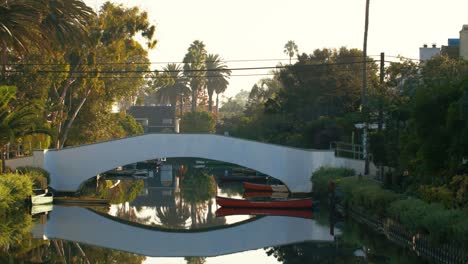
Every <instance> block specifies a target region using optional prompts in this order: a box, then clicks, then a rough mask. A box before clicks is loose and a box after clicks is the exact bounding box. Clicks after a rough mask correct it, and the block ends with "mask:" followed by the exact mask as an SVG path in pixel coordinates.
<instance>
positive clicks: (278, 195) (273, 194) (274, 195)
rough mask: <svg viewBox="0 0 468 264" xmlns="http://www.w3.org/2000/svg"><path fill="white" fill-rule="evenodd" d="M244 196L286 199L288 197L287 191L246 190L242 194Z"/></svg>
mask: <svg viewBox="0 0 468 264" xmlns="http://www.w3.org/2000/svg"><path fill="white" fill-rule="evenodd" d="M242 196H243V197H244V198H258V197H266V198H274V199H286V198H288V197H289V193H287V192H262V191H246V192H244V194H243V195H242Z"/></svg>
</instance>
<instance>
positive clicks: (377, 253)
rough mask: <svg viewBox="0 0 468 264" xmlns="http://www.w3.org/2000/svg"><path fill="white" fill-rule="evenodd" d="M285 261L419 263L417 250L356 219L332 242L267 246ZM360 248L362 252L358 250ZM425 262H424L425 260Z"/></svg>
mask: <svg viewBox="0 0 468 264" xmlns="http://www.w3.org/2000/svg"><path fill="white" fill-rule="evenodd" d="M265 251H266V254H267V255H268V256H274V257H275V258H276V259H277V260H278V261H280V262H282V263H283V264H302V263H361V262H362V261H364V262H365V263H420V262H422V261H421V260H419V259H418V258H417V257H416V256H415V255H414V254H411V253H409V252H408V250H405V249H403V248H400V247H398V246H397V245H394V244H392V242H390V241H388V240H387V238H386V237H384V236H383V235H378V234H376V233H374V232H373V231H370V230H368V229H367V228H365V227H364V226H362V225H360V224H357V223H355V222H353V221H347V222H346V223H345V225H344V228H343V234H342V235H341V236H340V237H337V241H336V242H333V243H317V242H305V243H299V244H293V245H287V246H279V247H269V248H266V249H265ZM357 251H359V252H360V253H361V254H359V255H360V256H356V255H357V254H355V252H357ZM423 263H424V262H423Z"/></svg>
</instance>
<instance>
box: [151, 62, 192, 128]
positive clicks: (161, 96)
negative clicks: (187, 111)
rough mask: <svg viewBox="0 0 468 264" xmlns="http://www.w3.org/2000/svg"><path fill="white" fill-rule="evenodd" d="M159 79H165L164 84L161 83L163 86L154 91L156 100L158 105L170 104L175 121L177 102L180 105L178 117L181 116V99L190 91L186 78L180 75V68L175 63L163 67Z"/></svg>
mask: <svg viewBox="0 0 468 264" xmlns="http://www.w3.org/2000/svg"><path fill="white" fill-rule="evenodd" d="M161 77H162V78H165V80H164V82H162V83H164V84H165V85H164V86H162V87H160V88H159V89H158V90H156V93H155V96H156V100H157V101H158V102H160V103H167V102H169V103H170V104H171V107H172V108H173V110H174V120H175V118H176V105H177V101H179V103H180V115H182V111H183V109H182V108H183V105H182V104H183V102H182V101H183V97H184V95H186V94H187V93H188V92H189V91H190V90H189V88H188V87H187V81H186V78H185V77H184V76H183V74H182V66H180V65H178V64H175V63H169V64H168V65H167V66H166V67H164V69H163V75H162V76H161Z"/></svg>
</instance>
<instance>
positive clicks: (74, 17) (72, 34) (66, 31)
mask: <svg viewBox="0 0 468 264" xmlns="http://www.w3.org/2000/svg"><path fill="white" fill-rule="evenodd" d="M36 1H37V0H36ZM38 2H40V3H41V5H42V6H43V8H45V10H43V12H44V13H43V14H42V23H41V31H42V32H43V34H44V35H45V36H46V37H47V38H48V39H50V40H52V41H53V42H54V43H56V44H58V45H59V46H63V45H64V44H70V43H82V42H83V41H86V40H87V39H88V36H87V35H88V26H89V25H90V24H91V23H92V21H93V19H94V18H95V13H94V12H93V10H92V8H91V7H89V6H87V5H86V4H85V3H84V2H83V1H82V0H39V1H38Z"/></svg>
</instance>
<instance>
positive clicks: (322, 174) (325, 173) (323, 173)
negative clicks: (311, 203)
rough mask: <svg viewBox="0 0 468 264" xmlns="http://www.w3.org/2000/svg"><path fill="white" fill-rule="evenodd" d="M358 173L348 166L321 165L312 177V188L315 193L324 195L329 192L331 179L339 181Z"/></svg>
mask: <svg viewBox="0 0 468 264" xmlns="http://www.w3.org/2000/svg"><path fill="white" fill-rule="evenodd" d="M355 174H356V173H355V172H354V170H352V169H347V168H331V167H321V168H319V169H318V170H316V171H315V172H314V173H313V174H312V177H311V181H312V188H313V191H314V193H315V194H317V195H318V196H320V197H324V196H326V195H327V194H328V192H329V189H328V188H329V187H328V186H329V183H330V181H335V182H336V181H338V180H339V179H341V178H344V177H349V176H353V175H355Z"/></svg>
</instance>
